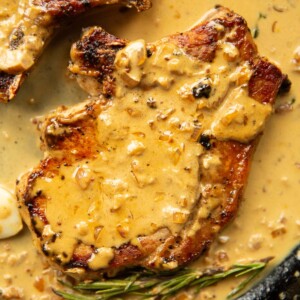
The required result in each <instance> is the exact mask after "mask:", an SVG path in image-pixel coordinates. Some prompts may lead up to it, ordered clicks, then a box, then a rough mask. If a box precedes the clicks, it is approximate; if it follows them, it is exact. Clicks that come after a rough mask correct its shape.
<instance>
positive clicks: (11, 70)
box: [0, 0, 150, 102]
mask: <svg viewBox="0 0 300 300" xmlns="http://www.w3.org/2000/svg"><path fill="white" fill-rule="evenodd" d="M118 3H119V4H124V5H127V6H135V7H136V8H137V9H138V10H139V11H141V10H145V9H148V8H150V0H108V1H107V0H84V1H82V0H71V1H65V0H16V1H6V3H5V5H2V6H1V10H2V12H1V13H0V21H1V28H0V102H7V101H9V100H11V99H12V98H13V97H14V96H15V94H16V92H17V90H18V88H19V87H20V85H21V83H22V81H23V79H24V78H25V76H26V72H27V71H29V69H30V68H31V67H32V66H33V65H34V63H35V62H36V60H37V58H38V57H39V56H40V54H41V52H42V50H43V48H44V46H45V44H46V43H47V41H48V40H49V38H50V37H51V36H52V35H53V33H54V32H55V31H56V30H57V28H58V27H60V26H61V25H62V23H63V22H64V21H65V20H66V19H70V18H72V17H74V16H76V15H78V14H81V13H83V12H85V11H86V10H88V9H91V8H95V7H97V6H102V5H108V4H118Z"/></svg>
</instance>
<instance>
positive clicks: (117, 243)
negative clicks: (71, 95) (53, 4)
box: [17, 7, 286, 278]
mask: <svg viewBox="0 0 300 300" xmlns="http://www.w3.org/2000/svg"><path fill="white" fill-rule="evenodd" d="M71 57H72V64H71V65H70V70H71V71H72V72H74V74H75V75H76V76H77V77H78V80H79V81H80V83H81V85H82V86H83V87H84V88H86V89H87V90H89V91H90V92H91V93H92V95H93V97H92V98H91V99H89V100H87V101H86V102H84V103H81V104H78V105H77V106H74V107H70V108H66V107H61V108H58V109H57V110H55V111H53V112H52V113H50V114H49V115H47V116H46V117H45V118H44V119H43V120H42V121H40V122H39V124H38V128H39V130H40V134H41V141H42V150H43V151H44V152H45V159H43V160H42V161H41V163H40V164H39V165H38V166H37V167H36V168H34V169H33V170H31V171H30V172H29V173H27V174H26V175H24V176H23V177H22V178H21V179H20V181H19V182H18V184H17V197H18V201H19V204H20V208H21V213H22V216H23V218H24V220H25V222H26V223H27V224H28V226H29V228H30V229H31V231H32V235H33V238H34V240H35V243H36V245H37V247H38V248H39V250H40V251H41V252H42V253H43V254H44V255H45V256H46V257H47V259H48V260H49V262H50V263H51V264H52V265H53V266H55V267H56V268H59V269H61V270H62V271H64V272H66V273H68V274H71V275H74V276H80V277H82V278H93V277H95V276H99V275H100V274H103V273H106V272H114V273H115V272H118V271H119V270H122V269H124V268H131V267H135V266H142V267H145V268H150V269H153V270H158V271H162V270H169V269H176V268H179V267H181V266H183V265H185V264H187V263H188V262H190V261H192V260H194V259H196V258H197V257H199V256H200V255H201V254H202V253H203V252H204V251H205V250H206V249H207V248H208V247H209V246H210V244H211V243H212V241H213V239H214V238H215V236H216V235H217V233H218V232H220V230H222V229H223V228H224V227H225V225H227V224H228V223H229V222H230V221H231V220H232V219H233V217H234V216H235V214H236V212H237V209H238V207H239V204H240V201H241V198H242V194H243V190H244V187H245V184H246V180H247V176H248V173H249V168H250V162H251V158H252V156H253V153H254V150H255V148H256V145H257V142H258V140H259V137H260V136H261V134H262V131H263V127H264V124H265V121H266V119H267V118H268V117H269V116H270V115H271V113H272V105H273V104H274V101H275V98H276V95H277V93H278V91H279V89H280V87H281V85H282V83H283V82H284V81H285V79H286V76H284V75H283V74H282V73H281V71H280V70H279V69H278V67H276V66H275V65H274V64H272V63H270V62H269V61H268V60H267V59H265V58H262V57H260V56H259V55H258V53H257V48H256V46H255V44H254V42H253V40H252V37H251V35H250V32H249V29H248V27H247V24H246V21H245V20H244V19H243V18H242V17H241V16H239V15H237V14H235V13H234V12H232V11H230V10H228V9H226V8H223V7H218V8H216V9H214V10H213V11H211V12H210V13H209V14H208V15H206V18H204V19H203V20H202V21H201V22H200V24H198V25H197V26H195V27H194V28H192V29H191V30H189V31H187V32H184V33H178V34H174V35H171V36H169V37H166V38H163V39H161V40H159V41H157V42H154V43H148V44H147V43H146V42H145V41H144V40H137V41H132V42H129V41H126V40H123V39H120V38H117V37H115V36H112V35H110V34H108V33H107V32H105V31H104V30H103V29H101V28H99V27H92V28H89V29H87V30H86V31H85V33H84V35H83V36H82V38H81V40H79V41H78V42H77V43H76V44H74V46H73V48H72V53H71Z"/></svg>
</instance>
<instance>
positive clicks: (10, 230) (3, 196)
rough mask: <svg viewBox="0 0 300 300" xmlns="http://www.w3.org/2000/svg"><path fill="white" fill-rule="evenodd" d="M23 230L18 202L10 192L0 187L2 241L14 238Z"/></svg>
mask: <svg viewBox="0 0 300 300" xmlns="http://www.w3.org/2000/svg"><path fill="white" fill-rule="evenodd" d="M22 228H23V223H22V219H21V217H20V214H19V211H18V207H17V202H16V200H15V199H14V197H13V195H12V194H11V193H10V192H8V191H7V190H6V189H4V188H2V187H0V239H5V238H8V237H11V236H14V235H16V234H17V233H18V232H19V231H20V230H21V229H22Z"/></svg>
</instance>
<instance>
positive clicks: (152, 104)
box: [147, 97, 157, 109]
mask: <svg viewBox="0 0 300 300" xmlns="http://www.w3.org/2000/svg"><path fill="white" fill-rule="evenodd" d="M147 105H148V107H150V108H153V109H155V108H157V104H156V100H155V99H153V98H152V97H149V98H148V99H147Z"/></svg>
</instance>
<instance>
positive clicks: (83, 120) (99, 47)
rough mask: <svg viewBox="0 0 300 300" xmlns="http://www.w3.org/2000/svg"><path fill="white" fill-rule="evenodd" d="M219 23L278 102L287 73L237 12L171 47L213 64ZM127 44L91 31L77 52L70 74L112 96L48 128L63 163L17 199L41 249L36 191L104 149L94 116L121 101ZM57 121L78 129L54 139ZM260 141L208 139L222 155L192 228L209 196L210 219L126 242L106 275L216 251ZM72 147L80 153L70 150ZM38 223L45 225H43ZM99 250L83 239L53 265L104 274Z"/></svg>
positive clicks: (205, 179) (25, 186)
mask: <svg viewBox="0 0 300 300" xmlns="http://www.w3.org/2000/svg"><path fill="white" fill-rule="evenodd" d="M212 21H214V24H215V23H218V24H220V25H222V26H224V27H225V32H233V33H232V34H230V38H228V42H231V43H234V45H235V46H236V47H237V48H238V49H239V53H240V58H241V60H242V61H247V62H248V64H249V66H250V69H251V70H252V75H251V77H250V80H249V82H248V94H249V96H250V97H251V98H253V99H255V100H256V101H258V102H260V103H263V104H274V101H275V97H276V95H277V93H278V91H279V89H280V86H281V85H282V82H283V81H284V80H285V79H286V76H285V75H283V74H282V73H281V71H280V70H279V69H278V68H277V67H276V66H275V65H273V64H272V63H270V62H268V61H267V60H266V59H264V58H261V57H260V56H259V55H258V53H257V48H256V46H255V44H254V42H253V40H252V38H251V35H250V33H249V30H248V28H247V24H246V22H245V20H244V19H243V18H242V17H240V16H238V15H236V14H235V13H233V12H232V11H230V10H228V9H226V8H223V7H220V8H218V9H216V10H215V11H214V12H213V13H211V14H210V15H209V16H208V17H207V18H206V19H205V20H204V21H203V22H202V23H201V24H199V25H197V26H196V27H195V28H193V29H191V30H190V31H188V32H185V33H179V34H175V35H172V36H170V37H169V38H168V42H172V43H175V44H176V45H177V46H179V47H180V48H182V49H184V51H185V53H186V55H190V56H192V57H194V58H195V59H197V60H199V61H202V62H212V61H213V60H214V58H215V55H216V49H217V42H218V40H219V39H221V38H223V37H224V31H222V32H219V31H218V30H216V26H214V25H213V22H212ZM164 41H166V40H164ZM126 44H127V41H124V40H121V39H118V38H116V37H114V36H112V35H109V34H107V33H105V32H104V31H103V30H102V29H101V28H90V29H88V30H87V31H85V33H84V35H83V37H82V39H81V40H80V41H79V42H77V43H76V44H75V45H74V46H73V48H72V54H71V56H72V64H71V66H70V70H71V71H72V72H74V74H76V75H77V76H78V77H81V79H82V78H84V79H85V80H89V79H90V78H92V79H93V80H95V84H96V85H97V87H98V91H99V94H102V95H105V96H106V100H105V99H104V98H101V100H96V101H89V102H87V103H86V104H81V105H80V106H79V107H75V108H72V109H69V110H66V111H64V109H62V110H61V111H56V112H54V113H53V114H50V115H49V116H47V117H46V118H45V120H44V121H43V122H42V123H41V127H40V130H41V133H42V143H43V150H48V151H50V150H51V149H55V150H59V151H61V152H62V153H63V155H61V156H60V157H61V158H57V157H55V156H53V157H51V156H50V157H49V158H47V159H46V160H44V161H42V162H41V164H40V165H39V166H38V167H37V168H35V169H34V171H33V172H30V173H28V174H27V175H25V176H24V177H23V178H22V179H21V181H20V182H19V184H18V187H17V195H18V201H19V203H20V205H21V207H22V214H23V216H24V218H25V221H26V222H27V224H28V225H29V227H30V228H31V230H33V231H34V232H35V233H36V234H37V236H38V240H39V243H40V247H41V248H42V250H43V240H42V238H40V235H41V230H42V228H43V226H44V225H45V224H47V220H46V219H45V217H44V214H43V207H44V205H43V201H44V198H45V195H35V196H34V197H33V196H32V194H31V190H32V188H33V186H34V184H35V180H36V178H38V177H47V176H50V177H51V174H52V173H55V172H56V170H57V169H58V168H59V167H60V165H62V164H73V163H75V162H76V161H80V160H82V159H86V158H93V156H94V155H97V150H98V149H99V148H100V147H101V146H100V145H97V144H96V143H95V142H93V141H95V139H94V138H93V131H94V122H96V121H95V118H96V117H97V115H98V114H99V112H100V111H101V109H102V108H101V107H104V106H105V105H106V103H107V101H110V100H109V98H110V97H112V99H113V97H114V93H115V85H116V84H117V83H115V81H114V78H113V70H114V59H115V56H116V53H117V52H118V51H119V50H120V49H122V48H123V47H124V46H125V45H126ZM147 49H148V55H151V54H152V53H151V49H152V44H148V45H147ZM89 71H90V73H89ZM112 101H113V100H112ZM91 103H92V104H91ZM72 110H73V111H74V116H76V115H78V119H77V118H76V117H75V119H76V120H77V121H76V122H70V123H68V122H65V123H64V122H63V121H62V120H63V117H62V116H63V115H64V114H66V113H69V111H72ZM54 124H55V126H58V127H61V128H64V127H66V128H71V130H70V131H64V130H62V131H61V132H62V133H61V135H60V136H58V137H55V138H53V137H51V136H49V134H48V133H47V130H46V128H48V127H49V126H50V125H54ZM80 133H84V136H85V138H86V139H87V141H85V140H84V142H82V141H81V136H80ZM258 140H259V135H258V136H256V137H255V138H254V139H252V140H251V141H249V142H247V143H241V142H237V141H233V140H228V141H221V140H218V139H216V138H215V137H213V136H206V135H202V136H201V137H200V139H199V142H200V143H201V144H202V146H203V148H204V151H205V152H206V153H212V154H215V155H216V156H218V157H219V159H220V161H221V163H220V164H219V166H218V167H217V168H214V169H205V170H201V172H200V174H201V178H200V182H201V184H203V185H204V186H206V188H205V189H204V190H203V191H202V194H201V196H200V198H199V199H198V201H197V203H196V204H195V207H194V211H193V213H192V214H191V216H190V219H189V220H188V221H187V222H186V225H185V226H186V228H188V226H189V224H190V222H192V220H193V219H195V218H197V211H198V210H199V208H200V207H201V206H202V205H203V203H205V201H206V199H208V198H209V197H210V196H213V197H219V198H220V199H221V203H220V204H219V205H218V206H217V207H216V208H215V209H213V210H212V212H211V213H210V215H209V216H208V217H207V218H199V220H198V222H199V226H198V227H197V228H196V230H195V232H194V234H192V235H190V236H185V238H183V237H182V236H180V235H178V236H173V235H170V233H169V232H168V230H167V229H163V230H158V231H157V233H156V234H154V235H152V236H144V237H141V238H140V246H139V247H137V246H136V245H132V244H130V243H126V244H123V245H122V246H120V247H119V248H116V249H114V257H113V259H112V260H111V261H110V263H109V266H108V267H107V268H105V269H104V270H99V272H100V273H101V272H103V271H104V272H107V271H118V270H120V269H123V268H128V267H133V266H143V267H146V268H152V269H158V270H160V269H161V265H156V263H155V262H156V260H155V258H157V257H160V258H161V261H163V262H165V263H170V262H176V263H177V264H178V266H182V265H185V264H186V263H188V262H190V261H192V260H194V259H195V258H197V257H199V255H201V254H202V253H203V252H204V251H205V250H206V249H207V248H208V247H209V246H210V244H211V243H212V241H213V239H214V237H215V236H216V233H217V232H219V230H220V229H222V228H224V226H226V225H227V224H228V223H229V222H230V221H231V220H232V219H233V217H234V216H235V215H236V212H237V209H238V207H239V204H240V201H241V198H242V194H243V190H244V187H245V184H246V180H247V176H248V173H249V168H250V163H251V159H252V156H253V153H254V151H255V148H256V145H257V142H258ZM85 145H88V146H85ZM69 149H73V150H75V151H73V152H70V151H69ZM200 166H201V158H200ZM31 207H34V209H33V208H32V209H31ZM36 220H38V222H37V221H36ZM37 223H39V226H36V224H37ZM41 223H43V224H41ZM93 251H94V249H93V247H92V245H83V244H81V243H80V242H78V246H77V247H76V250H75V252H74V255H73V257H72V259H71V260H70V262H69V263H68V264H66V265H62V264H60V262H59V261H54V260H53V258H51V257H49V260H50V261H51V262H52V263H53V264H54V265H56V266H59V267H60V268H62V269H63V270H65V271H68V270H69V269H72V268H76V267H80V268H84V269H85V270H86V271H87V274H85V275H84V276H86V277H93V275H95V274H98V273H99V272H98V271H96V272H95V271H91V270H90V269H89V267H88V264H87V261H88V259H89V258H90V257H91V255H92V254H93ZM44 252H45V251H44ZM45 254H46V255H47V253H45Z"/></svg>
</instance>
